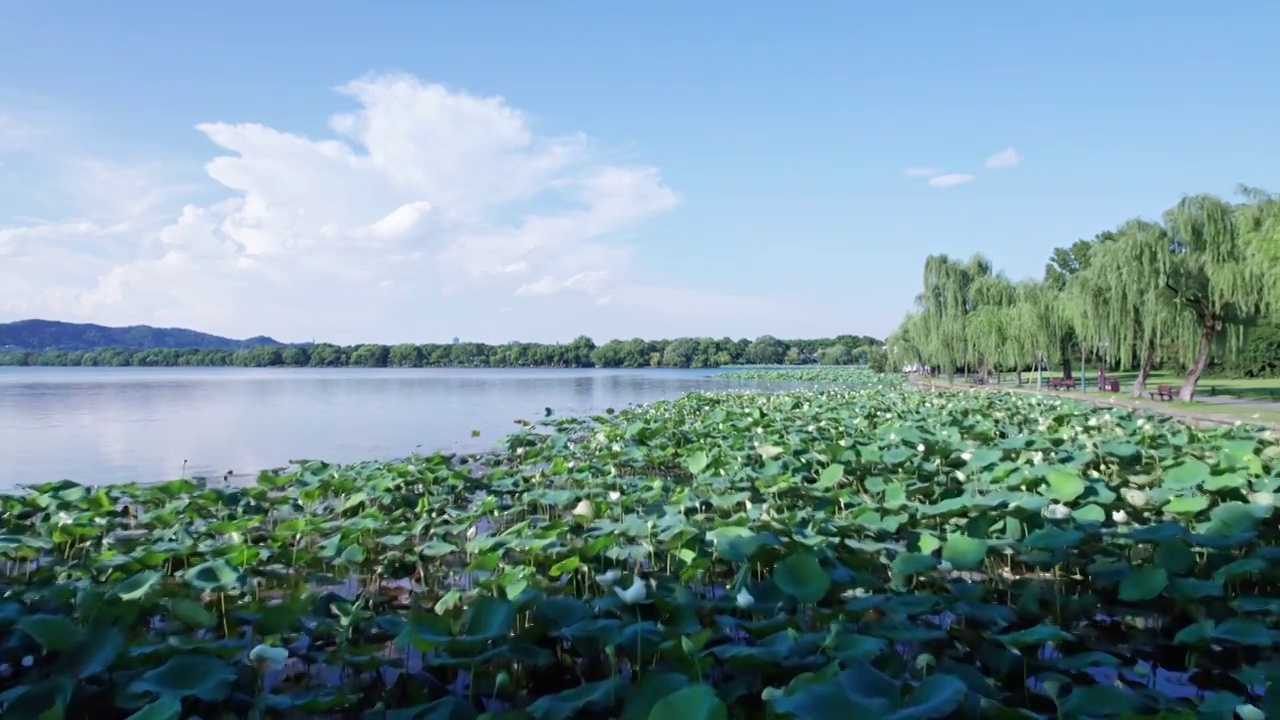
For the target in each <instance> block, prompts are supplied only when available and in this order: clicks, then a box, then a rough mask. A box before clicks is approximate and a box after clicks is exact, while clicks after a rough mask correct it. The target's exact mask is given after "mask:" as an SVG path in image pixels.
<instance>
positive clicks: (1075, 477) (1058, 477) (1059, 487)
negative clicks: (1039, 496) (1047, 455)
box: [1044, 467, 1085, 503]
mask: <svg viewBox="0 0 1280 720" xmlns="http://www.w3.org/2000/svg"><path fill="white" fill-rule="evenodd" d="M1045 481H1046V482H1047V483H1048V487H1047V488H1046V489H1045V492H1044V494H1045V495H1046V496H1048V497H1050V498H1053V499H1054V500H1057V501H1058V502H1063V503H1068V502H1071V501H1072V500H1075V499H1076V498H1078V497H1080V496H1081V495H1082V494H1084V490H1085V483H1084V479H1083V478H1081V477H1080V474H1079V473H1077V472H1075V471H1073V470H1070V469H1068V468H1064V467H1051V468H1048V469H1047V470H1045Z"/></svg>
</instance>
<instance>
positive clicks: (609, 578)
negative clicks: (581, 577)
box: [596, 568, 622, 588]
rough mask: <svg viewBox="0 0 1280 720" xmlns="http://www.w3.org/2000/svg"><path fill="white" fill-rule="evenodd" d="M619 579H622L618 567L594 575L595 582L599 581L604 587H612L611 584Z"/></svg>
mask: <svg viewBox="0 0 1280 720" xmlns="http://www.w3.org/2000/svg"><path fill="white" fill-rule="evenodd" d="M621 579H622V571H621V570H619V569H618V568H613V569H612V570H610V571H609V572H606V573H601V574H599V575H596V582H598V583H600V584H601V585H603V586H605V587H606V588H609V587H613V584H614V583H616V582H618V581H619V580H621Z"/></svg>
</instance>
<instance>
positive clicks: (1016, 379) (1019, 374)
mask: <svg viewBox="0 0 1280 720" xmlns="http://www.w3.org/2000/svg"><path fill="white" fill-rule="evenodd" d="M1014 382H1016V383H1017V384H1018V387H1022V366H1021V365H1019V366H1018V369H1017V370H1016V371H1015V372H1014Z"/></svg>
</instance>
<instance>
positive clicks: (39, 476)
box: [0, 368, 722, 486]
mask: <svg viewBox="0 0 1280 720" xmlns="http://www.w3.org/2000/svg"><path fill="white" fill-rule="evenodd" d="M714 373H715V371H708V370H467V369H423V370H387V369H371V370H361V369H348V368H343V369H334V370H318V369H317V370H312V369H300V370H281V369H239V368H0V486H10V485H13V484H15V483H30V482H43V481H46V480H54V479H61V478H69V479H72V480H77V481H81V482H95V483H97V482H122V481H128V480H138V481H152V480H162V479H166V478H172V477H177V476H178V475H179V474H181V473H182V472H183V467H184V461H186V466H185V467H186V473H187V474H188V475H192V474H200V475H209V476H217V475H221V474H223V473H225V472H227V471H229V470H235V471H237V472H255V471H257V470H258V469H261V468H264V467H275V466H279V465H282V464H284V463H286V462H288V461H289V460H293V459H299V458H320V459H325V460H331V461H336V462H351V461H356V460H364V459H388V458H394V457H401V456H404V455H407V454H409V453H411V452H413V451H414V450H415V449H419V450H424V451H429V450H459V451H471V450H483V449H485V448H487V447H491V446H492V444H493V443H494V442H496V441H497V440H499V439H500V438H501V437H502V436H503V435H506V434H508V433H510V432H511V431H512V430H514V429H515V427H516V426H515V425H514V424H513V423H514V421H515V420H518V419H521V418H525V419H536V418H541V417H542V416H543V414H544V408H547V407H550V408H552V409H553V410H555V412H556V413H557V414H561V415H569V414H584V413H594V412H600V411H603V410H604V409H605V408H608V407H615V408H621V407H625V406H627V405H629V404H632V403H637V402H649V401H652V400H657V399H660V398H668V397H676V396H679V395H681V394H683V393H685V392H688V391H690V390H695V389H708V388H718V387H722V383H721V381H719V380H717V379H715V378H714ZM472 430H479V431H480V433H481V435H480V437H479V438H472V437H471V431H472Z"/></svg>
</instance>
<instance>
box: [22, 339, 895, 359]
mask: <svg viewBox="0 0 1280 720" xmlns="http://www.w3.org/2000/svg"><path fill="white" fill-rule="evenodd" d="M184 332H185V331H184ZM228 342H230V341H228ZM879 344H880V342H879V341H878V340H876V339H875V338H870V337H854V336H851V335H841V336H839V337H836V338H831V339H816V340H778V339H776V338H772V337H769V336H764V337H762V338H759V339H757V340H755V341H748V340H745V339H742V340H731V339H729V338H723V339H720V340H715V339H712V338H676V339H674V340H639V339H636V340H611V341H609V342H607V343H605V344H604V345H602V346H600V347H596V344H595V343H594V342H592V340H591V338H588V337H585V336H583V337H578V338H576V339H574V340H573V341H572V342H570V343H507V344H505V345H486V344H484V343H471V342H459V343H450V344H426V345H414V344H411V343H404V344H400V345H376V344H364V345H353V346H350V347H342V346H339V345H332V344H329V343H318V344H315V345H304V346H289V347H283V346H277V345H270V346H258V347H251V348H248V349H242V350H227V349H223V350H210V349H196V348H188V349H178V348H150V349H143V350H129V349H122V348H114V347H113V348H100V349H95V350H91V351H64V350H47V351H40V352H33V351H26V350H8V351H3V350H0V365H51V366H137V367H173V366H202V367H313V368H332V367H563V368H568V367H607V368H640V367H673V368H715V367H722V366H725V365H754V364H760V363H761V362H764V361H767V362H766V364H772V363H774V362H779V361H781V359H783V358H786V359H788V360H789V361H791V362H792V364H797V365H799V364H812V363H816V362H818V360H819V358H820V357H827V358H828V359H833V358H834V359H846V360H853V359H854V357H855V353H858V354H859V355H860V356H865V355H866V354H867V350H866V348H870V347H877V346H879ZM0 347H3V345H0ZM833 349H834V351H833ZM833 352H834V353H835V354H834V355H833V354H832V353H833ZM774 358H778V360H776V361H775V360H774Z"/></svg>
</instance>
